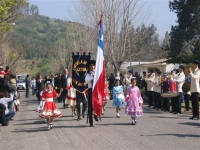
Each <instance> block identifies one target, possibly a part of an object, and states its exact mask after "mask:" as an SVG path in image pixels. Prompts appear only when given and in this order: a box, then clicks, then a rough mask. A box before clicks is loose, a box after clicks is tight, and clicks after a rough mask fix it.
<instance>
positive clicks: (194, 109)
mask: <svg viewBox="0 0 200 150" xmlns="http://www.w3.org/2000/svg"><path fill="white" fill-rule="evenodd" d="M198 96H199V93H197V92H194V93H191V100H192V113H193V117H199V103H198Z"/></svg>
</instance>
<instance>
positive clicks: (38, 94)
mask: <svg viewBox="0 0 200 150" xmlns="http://www.w3.org/2000/svg"><path fill="white" fill-rule="evenodd" d="M40 92H41V91H38V92H37V93H36V97H37V99H38V102H39V104H40V101H41V96H40Z"/></svg>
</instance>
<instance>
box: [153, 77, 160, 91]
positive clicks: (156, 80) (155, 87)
mask: <svg viewBox="0 0 200 150" xmlns="http://www.w3.org/2000/svg"><path fill="white" fill-rule="evenodd" d="M159 78H160V76H157V75H155V78H154V81H153V84H154V91H155V92H156V93H161V83H160V81H159V80H160V79H159Z"/></svg>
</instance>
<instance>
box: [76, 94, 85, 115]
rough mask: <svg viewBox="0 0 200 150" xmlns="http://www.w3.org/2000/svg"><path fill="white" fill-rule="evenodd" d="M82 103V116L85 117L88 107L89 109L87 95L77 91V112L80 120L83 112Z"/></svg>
mask: <svg viewBox="0 0 200 150" xmlns="http://www.w3.org/2000/svg"><path fill="white" fill-rule="evenodd" d="M81 102H82V104H83V107H82V115H84V114H85V110H86V107H87V100H86V98H85V95H84V94H83V93H80V92H78V91H76V110H77V116H78V118H80V112H81V107H80V104H81Z"/></svg>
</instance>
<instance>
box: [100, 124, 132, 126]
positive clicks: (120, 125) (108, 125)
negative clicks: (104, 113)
mask: <svg viewBox="0 0 200 150" xmlns="http://www.w3.org/2000/svg"><path fill="white" fill-rule="evenodd" d="M96 125H99V126H101V125H103V126H109V125H119V126H124V125H130V126H133V125H132V124H131V123H105V124H96Z"/></svg>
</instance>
